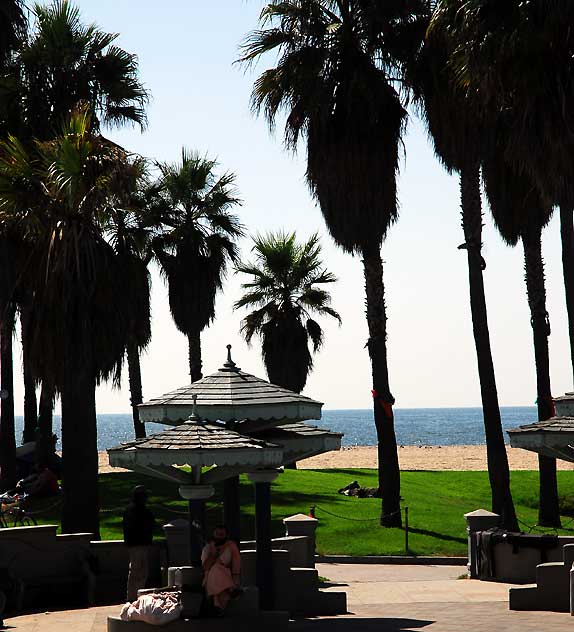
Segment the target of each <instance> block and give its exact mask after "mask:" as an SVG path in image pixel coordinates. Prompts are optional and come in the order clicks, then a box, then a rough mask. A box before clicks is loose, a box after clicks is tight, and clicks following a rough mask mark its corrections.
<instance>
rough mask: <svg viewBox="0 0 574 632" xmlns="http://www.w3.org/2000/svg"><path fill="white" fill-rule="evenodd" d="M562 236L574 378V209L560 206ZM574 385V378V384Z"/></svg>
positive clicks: (563, 267)
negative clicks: (573, 211) (573, 213)
mask: <svg viewBox="0 0 574 632" xmlns="http://www.w3.org/2000/svg"><path fill="white" fill-rule="evenodd" d="M560 236H561V238H562V273H563V277H564V290H565V293H566V309H567V311H568V333H569V334H570V360H571V363H572V374H573V376H574V221H573V217H572V208H571V207H569V206H566V205H564V204H562V205H561V206H560ZM572 384H573V385H574V377H573V382H572Z"/></svg>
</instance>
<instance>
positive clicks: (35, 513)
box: [23, 498, 64, 516]
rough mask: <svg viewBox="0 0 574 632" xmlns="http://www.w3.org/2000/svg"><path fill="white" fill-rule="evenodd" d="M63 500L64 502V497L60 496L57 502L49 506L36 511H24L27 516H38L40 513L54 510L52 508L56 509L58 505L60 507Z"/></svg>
mask: <svg viewBox="0 0 574 632" xmlns="http://www.w3.org/2000/svg"><path fill="white" fill-rule="evenodd" d="M63 502H64V499H63V498H60V499H59V500H57V501H56V502H55V503H52V504H51V505H50V506H49V507H44V508H43V509H37V510H36V511H29V510H27V509H24V510H23V511H24V513H25V514H26V515H27V516H37V515H39V514H43V513H48V512H49V511H52V509H55V508H56V507H60V506H61V505H62V503H63Z"/></svg>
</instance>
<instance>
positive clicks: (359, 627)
mask: <svg viewBox="0 0 574 632" xmlns="http://www.w3.org/2000/svg"><path fill="white" fill-rule="evenodd" d="M433 623H435V621H425V620H423V619H397V618H395V617H377V618H375V617H366V618H362V617H357V618H354V617H353V618H351V617H349V618H345V619H299V620H296V621H294V622H293V621H292V622H291V623H290V624H289V630H290V632H408V631H409V630H418V629H419V628H424V627H426V626H427V625H431V624H433Z"/></svg>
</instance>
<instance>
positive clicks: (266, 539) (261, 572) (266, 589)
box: [249, 470, 279, 610]
mask: <svg viewBox="0 0 574 632" xmlns="http://www.w3.org/2000/svg"><path fill="white" fill-rule="evenodd" d="M278 475H279V472H278V471H277V470H259V471H257V472H252V473H251V474H249V479H250V480H251V482H252V483H255V540H256V548H257V557H256V562H255V576H256V584H257V588H258V589H259V599H260V607H261V608H262V609H263V610H272V609H273V605H274V601H275V592H274V588H273V555H272V548H271V483H272V482H273V481H274V480H275V479H276V478H277V476H278Z"/></svg>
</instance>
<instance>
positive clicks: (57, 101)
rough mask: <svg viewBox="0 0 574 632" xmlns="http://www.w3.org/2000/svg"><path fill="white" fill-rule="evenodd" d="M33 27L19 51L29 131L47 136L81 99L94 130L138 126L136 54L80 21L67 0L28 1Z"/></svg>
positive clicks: (142, 95)
mask: <svg viewBox="0 0 574 632" xmlns="http://www.w3.org/2000/svg"><path fill="white" fill-rule="evenodd" d="M34 13H35V15H36V18H37V20H36V31H35V32H34V33H33V34H32V36H31V38H30V43H29V44H28V45H27V46H25V47H24V49H23V50H22V52H21V55H20V61H21V67H22V73H23V76H24V79H23V82H24V90H25V94H24V101H25V113H26V119H27V125H28V130H29V134H30V136H31V137H32V136H33V137H35V138H42V139H45V138H50V137H51V136H52V135H53V134H54V133H58V132H59V130H60V129H61V126H62V122H63V121H64V120H66V118H67V117H68V116H69V115H70V114H71V112H72V111H73V110H74V109H75V108H76V107H77V105H78V103H80V102H83V103H86V104H88V105H89V107H90V109H91V111H92V112H93V115H92V117H91V125H92V126H93V127H94V129H95V130H99V129H100V128H101V127H102V125H106V126H108V127H110V126H115V125H125V124H126V123H132V124H135V125H139V126H143V125H144V124H145V121H146V115H145V106H146V103H147V101H148V93H147V91H146V89H145V88H144V87H143V85H142V84H141V82H140V80H139V77H138V60H137V57H136V55H133V54H131V53H128V52H126V51H125V50H123V49H122V48H120V47H119V46H117V44H116V43H115V41H116V39H117V38H118V35H117V33H106V32H104V31H101V30H100V29H99V28H98V27H97V25H95V24H90V25H85V24H84V23H83V22H82V19H81V14H80V11H79V9H78V7H76V6H74V5H73V4H72V3H71V2H69V1H68V0H54V2H52V4H50V5H47V6H44V5H41V4H39V3H38V4H35V5H34Z"/></svg>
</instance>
